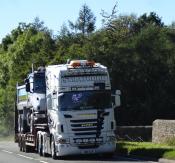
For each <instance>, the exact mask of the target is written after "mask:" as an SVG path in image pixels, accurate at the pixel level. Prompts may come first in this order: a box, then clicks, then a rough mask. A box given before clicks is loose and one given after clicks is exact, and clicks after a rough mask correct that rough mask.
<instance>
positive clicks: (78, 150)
mask: <svg viewBox="0 0 175 163" xmlns="http://www.w3.org/2000/svg"><path fill="white" fill-rule="evenodd" d="M38 74H39V75H38ZM41 74H42V75H41ZM38 76H39V77H38ZM35 78H36V79H35ZM44 78H45V79H44ZM41 79H42V80H41ZM38 80H39V81H38ZM43 81H44V82H43ZM35 82H36V83H37V84H35ZM24 87H26V90H27V92H28V93H27V95H26V99H24V98H23V101H19V99H20V94H19V93H18V94H17V97H18V98H17V105H16V106H17V107H16V112H15V113H16V117H17V118H16V119H18V120H16V122H17V121H18V123H15V124H16V127H15V132H16V138H17V139H16V140H17V141H18V142H19V147H20V149H21V150H23V151H28V149H29V148H31V147H33V148H32V149H33V150H37V151H38V153H39V154H40V155H43V156H45V155H47V154H51V156H52V158H53V159H55V158H56V157H59V156H66V155H76V154H97V153H104V154H112V153H113V152H114V151H115V147H116V143H115V140H116V139H115V119H114V107H117V106H120V91H119V90H118V91H116V94H115V95H113V96H114V99H115V100H114V101H115V103H112V96H111V84H110V78H109V74H108V71H107V68H106V67H105V66H103V65H101V64H99V63H95V62H93V61H87V60H74V61H71V62H70V63H67V64H62V65H51V66H47V67H46V69H45V70H42V71H41V70H39V71H37V72H34V73H32V74H30V75H29V77H28V79H27V80H26V86H18V87H17V90H18V92H20V91H21V89H22V88H23V89H24ZM44 87H45V89H44ZM37 90H38V91H37ZM39 90H40V91H39ZM41 90H42V91H41ZM24 92H25V91H24ZM24 92H23V94H25V93H24ZM21 94H22V93H21ZM21 110H22V111H21ZM23 121H26V123H23ZM21 124H26V125H21ZM19 126H21V127H19ZM26 126H27V128H28V129H27V130H25V131H23V130H20V128H25V127H26Z"/></svg>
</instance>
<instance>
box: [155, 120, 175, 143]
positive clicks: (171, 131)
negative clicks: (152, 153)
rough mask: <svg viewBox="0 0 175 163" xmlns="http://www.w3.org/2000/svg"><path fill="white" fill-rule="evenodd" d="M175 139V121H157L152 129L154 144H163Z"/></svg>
mask: <svg viewBox="0 0 175 163" xmlns="http://www.w3.org/2000/svg"><path fill="white" fill-rule="evenodd" d="M172 137H175V120H160V119H158V120H155V121H154V122H153V127H152V142H154V143H163V142H165V141H166V140H167V139H169V138H172Z"/></svg>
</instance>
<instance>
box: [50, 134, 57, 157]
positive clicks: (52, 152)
mask: <svg viewBox="0 0 175 163" xmlns="http://www.w3.org/2000/svg"><path fill="white" fill-rule="evenodd" d="M51 156H52V158H53V159H54V160H55V159H56V158H57V157H56V151H55V143H54V138H53V137H52V141H51Z"/></svg>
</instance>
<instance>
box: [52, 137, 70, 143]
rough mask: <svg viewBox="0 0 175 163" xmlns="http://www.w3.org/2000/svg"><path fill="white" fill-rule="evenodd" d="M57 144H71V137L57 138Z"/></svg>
mask: <svg viewBox="0 0 175 163" xmlns="http://www.w3.org/2000/svg"><path fill="white" fill-rule="evenodd" d="M55 142H56V143H57V144H69V143H70V140H69V138H59V137H58V138H57V139H56V141H55Z"/></svg>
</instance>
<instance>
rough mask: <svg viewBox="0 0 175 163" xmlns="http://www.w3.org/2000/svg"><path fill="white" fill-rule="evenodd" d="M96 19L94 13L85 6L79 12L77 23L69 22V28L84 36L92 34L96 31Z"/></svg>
mask: <svg viewBox="0 0 175 163" xmlns="http://www.w3.org/2000/svg"><path fill="white" fill-rule="evenodd" d="M95 21H96V17H95V16H94V14H93V13H92V11H91V9H90V8H89V7H88V6H87V5H86V4H84V5H83V6H82V8H81V9H80V11H79V17H78V19H77V21H76V23H75V24H74V23H72V22H71V21H69V26H70V28H71V29H72V30H73V29H74V30H75V31H76V30H79V31H81V33H82V34H83V35H86V34H89V33H92V32H93V31H94V30H95Z"/></svg>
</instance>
